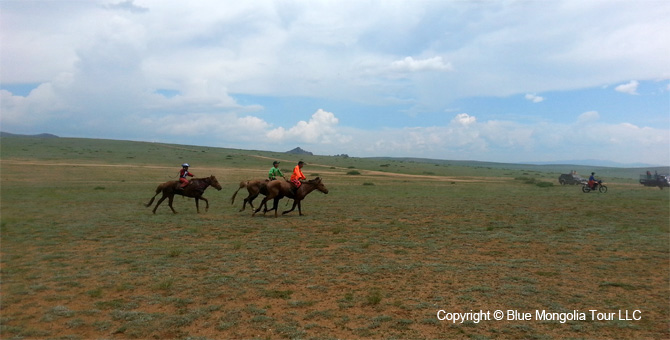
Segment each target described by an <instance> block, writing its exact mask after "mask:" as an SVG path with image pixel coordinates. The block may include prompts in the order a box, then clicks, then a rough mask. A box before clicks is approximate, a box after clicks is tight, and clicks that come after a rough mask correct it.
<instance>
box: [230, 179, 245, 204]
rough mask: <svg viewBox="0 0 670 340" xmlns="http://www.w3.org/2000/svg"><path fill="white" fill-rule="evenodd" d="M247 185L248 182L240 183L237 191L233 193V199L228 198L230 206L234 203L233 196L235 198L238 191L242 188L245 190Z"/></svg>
mask: <svg viewBox="0 0 670 340" xmlns="http://www.w3.org/2000/svg"><path fill="white" fill-rule="evenodd" d="M247 183H249V181H242V182H240V187H239V188H237V191H235V193H234V194H233V197H231V198H230V204H234V203H235V196H237V192H238V191H240V189H242V188H246V187H247Z"/></svg>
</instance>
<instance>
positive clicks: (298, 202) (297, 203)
mask: <svg viewBox="0 0 670 340" xmlns="http://www.w3.org/2000/svg"><path fill="white" fill-rule="evenodd" d="M299 204H300V200H296V199H294V200H293V206H292V207H291V209H290V210H286V211H284V212H283V213H281V214H282V215H285V214H288V213H290V212H291V211H293V210H295V206H296V205H298V210H300V205H299ZM301 214H302V213H301Z"/></svg>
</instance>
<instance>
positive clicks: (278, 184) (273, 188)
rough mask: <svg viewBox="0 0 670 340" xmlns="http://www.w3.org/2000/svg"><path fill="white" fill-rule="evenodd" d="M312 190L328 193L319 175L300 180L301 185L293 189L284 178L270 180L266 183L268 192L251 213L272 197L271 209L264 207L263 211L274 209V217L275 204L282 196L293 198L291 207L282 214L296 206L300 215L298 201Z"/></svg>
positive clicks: (264, 204) (300, 209) (257, 210)
mask: <svg viewBox="0 0 670 340" xmlns="http://www.w3.org/2000/svg"><path fill="white" fill-rule="evenodd" d="M314 190H318V191H321V192H322V193H324V194H327V193H328V189H327V188H326V186H325V185H324V184H323V182H322V181H321V178H319V177H317V178H315V179H311V180H308V181H305V182H302V185H300V187H299V188H298V189H297V190H295V191H294V190H293V185H292V184H291V183H290V182H287V181H284V180H274V181H271V182H269V183H268V184H267V192H268V193H267V194H266V195H265V198H263V201H262V202H261V204H260V206H259V207H258V209H256V211H254V213H253V215H256V213H257V212H259V211H260V210H261V208H263V207H264V206H266V203H267V201H269V200H271V199H274V204H273V206H272V209H270V210H267V208H266V209H265V211H264V213H267V212H268V211H272V210H274V211H275V217H277V206H278V205H279V200H280V199H282V198H284V197H288V198H292V199H293V207H292V208H291V209H290V210H286V211H284V212H282V215H284V214H288V213H290V212H291V211H293V210H295V207H296V206H297V207H298V213H299V214H300V216H302V207H301V204H300V202H301V201H302V200H303V199H305V196H307V195H309V193H311V192H312V191H314ZM253 215H252V216H253Z"/></svg>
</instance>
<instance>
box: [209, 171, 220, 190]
mask: <svg viewBox="0 0 670 340" xmlns="http://www.w3.org/2000/svg"><path fill="white" fill-rule="evenodd" d="M209 185H211V186H213V187H215V188H216V190H221V189H222V188H221V184H219V181H218V180H217V179H216V177H214V175H211V176H209Z"/></svg>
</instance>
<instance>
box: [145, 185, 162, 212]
mask: <svg viewBox="0 0 670 340" xmlns="http://www.w3.org/2000/svg"><path fill="white" fill-rule="evenodd" d="M161 191H163V184H159V185H158V187H157V188H156V194H155V195H154V197H152V198H151V200H150V201H149V203H147V204H145V205H144V206H145V207H147V208H148V207H150V206H151V205H152V204H154V200H155V199H156V196H158V194H160V193H161Z"/></svg>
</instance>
